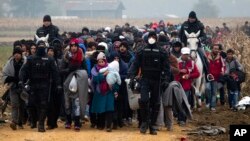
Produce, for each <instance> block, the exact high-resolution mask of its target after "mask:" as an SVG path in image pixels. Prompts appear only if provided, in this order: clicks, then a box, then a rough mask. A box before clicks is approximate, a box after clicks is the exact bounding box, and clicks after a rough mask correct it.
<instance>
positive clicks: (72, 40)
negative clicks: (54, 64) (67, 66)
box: [69, 38, 79, 47]
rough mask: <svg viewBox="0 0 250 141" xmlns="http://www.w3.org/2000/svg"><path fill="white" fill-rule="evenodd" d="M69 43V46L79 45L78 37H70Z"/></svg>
mask: <svg viewBox="0 0 250 141" xmlns="http://www.w3.org/2000/svg"><path fill="white" fill-rule="evenodd" d="M69 45H70V46H72V45H76V46H78V47H79V41H78V39H76V38H73V39H71V40H70V42H69Z"/></svg>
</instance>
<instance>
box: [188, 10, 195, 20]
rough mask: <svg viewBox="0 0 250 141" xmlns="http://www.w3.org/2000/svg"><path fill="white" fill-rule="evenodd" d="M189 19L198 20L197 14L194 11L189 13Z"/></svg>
mask: <svg viewBox="0 0 250 141" xmlns="http://www.w3.org/2000/svg"><path fill="white" fill-rule="evenodd" d="M188 18H193V19H197V17H196V13H195V12H194V11H191V12H190V13H189V16H188Z"/></svg>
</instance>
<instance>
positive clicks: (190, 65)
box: [175, 60, 200, 91]
mask: <svg viewBox="0 0 250 141" xmlns="http://www.w3.org/2000/svg"><path fill="white" fill-rule="evenodd" d="M179 69H180V70H182V69H186V70H187V73H181V72H179V74H177V75H175V80H176V81H179V82H180V83H181V85H182V87H183V89H184V90H185V91H189V90H191V88H192V81H193V79H195V78H198V77H199V76H200V72H199V70H198V68H197V66H196V64H195V63H194V61H192V60H188V61H187V62H186V65H185V66H184V61H182V60H179ZM186 74H188V75H189V77H188V79H183V78H182V76H184V75H186Z"/></svg>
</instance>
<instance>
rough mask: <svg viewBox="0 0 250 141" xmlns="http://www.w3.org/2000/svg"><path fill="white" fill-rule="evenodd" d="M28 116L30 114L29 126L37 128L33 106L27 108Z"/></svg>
mask: <svg viewBox="0 0 250 141" xmlns="http://www.w3.org/2000/svg"><path fill="white" fill-rule="evenodd" d="M29 114H30V115H29V116H30V128H31V129H34V128H37V113H36V110H35V109H33V108H29Z"/></svg>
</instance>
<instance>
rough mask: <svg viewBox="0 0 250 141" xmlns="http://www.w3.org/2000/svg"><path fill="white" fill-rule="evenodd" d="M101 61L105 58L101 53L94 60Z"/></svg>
mask: <svg viewBox="0 0 250 141" xmlns="http://www.w3.org/2000/svg"><path fill="white" fill-rule="evenodd" d="M101 59H105V60H106V56H105V54H104V53H103V52H100V53H99V54H98V55H97V58H96V60H101Z"/></svg>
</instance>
